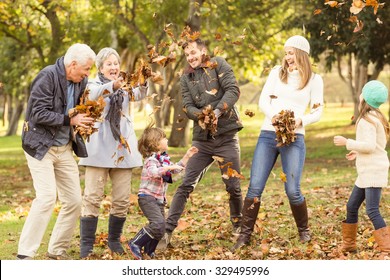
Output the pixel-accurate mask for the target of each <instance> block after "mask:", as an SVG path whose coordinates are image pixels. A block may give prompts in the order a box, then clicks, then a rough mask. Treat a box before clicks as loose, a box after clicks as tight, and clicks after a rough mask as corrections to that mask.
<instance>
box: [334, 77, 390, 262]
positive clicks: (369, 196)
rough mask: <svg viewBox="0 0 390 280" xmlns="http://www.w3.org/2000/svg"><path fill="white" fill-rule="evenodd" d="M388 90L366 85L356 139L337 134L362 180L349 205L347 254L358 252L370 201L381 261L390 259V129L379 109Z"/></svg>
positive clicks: (344, 232) (344, 246) (336, 140)
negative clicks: (385, 204)
mask: <svg viewBox="0 0 390 280" xmlns="http://www.w3.org/2000/svg"><path fill="white" fill-rule="evenodd" d="M387 97H388V90H387V88H386V86H385V85H384V84H383V83H381V82H379V81H376V80H375V81H370V82H368V83H366V84H365V85H364V87H363V89H362V94H361V95H360V104H359V111H360V113H359V117H358V119H357V121H356V140H353V139H347V138H345V137H343V136H340V135H337V136H335V137H334V140H333V142H334V144H335V145H336V146H346V148H347V150H349V151H350V152H349V153H348V154H347V155H346V158H347V159H348V160H354V159H356V170H357V173H358V177H357V179H356V181H355V186H354V188H353V190H352V193H351V195H350V197H349V200H348V203H347V218H346V220H344V221H343V222H342V235H343V244H342V246H341V250H342V252H344V253H347V252H356V250H357V246H356V235H357V228H358V224H357V222H358V212H359V208H360V206H361V205H362V203H363V201H364V200H366V212H367V215H368V217H369V218H370V220H371V222H372V224H373V225H374V228H375V231H374V238H375V241H376V242H377V243H378V247H379V250H380V251H381V255H380V258H382V259H383V258H388V257H389V256H390V229H389V227H388V226H386V223H385V221H384V220H383V218H382V215H381V213H380V212H379V202H380V199H381V191H382V188H384V187H387V177H388V172H389V159H388V157H387V151H386V143H387V139H388V138H389V134H390V128H389V123H388V122H387V120H386V117H385V116H384V115H383V114H382V112H381V111H379V109H378V108H379V106H380V105H381V104H382V103H384V102H386V100H387Z"/></svg>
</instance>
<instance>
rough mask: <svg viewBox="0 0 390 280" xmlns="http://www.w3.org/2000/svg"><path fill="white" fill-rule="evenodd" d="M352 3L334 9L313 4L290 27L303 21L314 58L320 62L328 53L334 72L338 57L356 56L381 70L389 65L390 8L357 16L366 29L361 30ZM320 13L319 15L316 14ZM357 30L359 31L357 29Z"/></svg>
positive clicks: (309, 4)
mask: <svg viewBox="0 0 390 280" xmlns="http://www.w3.org/2000/svg"><path fill="white" fill-rule="evenodd" d="M351 3H352V1H345V2H343V4H342V5H339V6H336V7H331V6H330V5H326V4H324V1H323V0H317V1H310V2H309V3H308V4H307V5H306V11H308V12H310V13H305V14H302V15H301V14H298V15H297V16H296V17H292V18H291V20H290V21H289V25H288V26H289V27H293V26H296V27H297V26H299V24H300V23H301V22H302V18H303V22H304V24H305V28H306V31H307V33H308V34H309V35H310V36H309V41H310V45H311V55H312V56H313V57H314V58H315V59H316V61H319V59H320V55H321V54H325V56H326V65H327V68H328V69H331V67H332V64H333V63H334V62H335V61H336V60H337V58H338V56H344V55H347V54H354V55H355V56H356V57H358V58H359V59H360V60H361V62H362V63H363V64H365V65H368V63H370V62H371V63H373V64H374V65H376V67H377V68H378V69H382V68H383V66H384V65H385V64H387V63H389V61H390V58H389V56H388V55H387V54H388V53H389V51H390V46H389V44H385V43H384V42H388V41H390V6H389V5H388V4H385V5H384V6H383V7H382V8H379V9H378V12H377V14H374V10H373V8H372V7H368V6H367V7H365V8H364V9H362V11H361V12H360V13H358V14H357V15H355V16H356V17H357V20H359V21H361V23H362V24H363V28H362V29H361V30H360V31H358V29H359V28H357V22H356V21H355V19H354V18H353V16H354V14H352V13H351V12H350V7H351ZM315 10H317V11H319V10H320V12H318V14H315V13H314V11H315ZM355 29H356V30H355Z"/></svg>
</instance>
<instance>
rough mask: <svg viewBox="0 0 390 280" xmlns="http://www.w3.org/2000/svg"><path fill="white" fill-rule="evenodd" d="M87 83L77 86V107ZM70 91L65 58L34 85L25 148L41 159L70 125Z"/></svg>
mask: <svg viewBox="0 0 390 280" xmlns="http://www.w3.org/2000/svg"><path fill="white" fill-rule="evenodd" d="M87 81H88V78H85V79H84V80H82V81H81V82H80V83H77V84H75V88H74V90H75V94H74V98H75V102H74V104H79V102H80V97H81V95H82V93H83V92H84V90H85V87H86V85H87ZM67 91H68V85H67V79H66V72H65V65H64V57H61V58H59V59H57V61H56V63H55V64H53V65H49V66H46V67H45V68H44V69H42V70H41V71H40V72H39V73H38V75H37V77H36V78H35V79H34V81H33V82H32V85H31V91H30V98H29V100H28V103H27V110H26V116H25V122H24V124H23V132H22V147H23V150H24V151H26V152H27V153H28V154H29V155H30V156H32V157H34V158H36V159H38V160H41V159H42V158H43V157H44V156H45V154H46V153H47V151H48V150H49V149H50V148H51V146H53V143H54V139H55V137H56V133H57V132H58V130H59V129H60V128H61V127H62V126H69V125H70V119H69V117H68V116H67V115H65V114H64V111H65V109H66V103H67V101H66V95H67ZM70 139H72V137H70ZM81 142H82V143H79V145H80V144H81V145H84V143H83V141H81ZM84 150H85V146H84ZM79 156H80V155H79ZM81 156H82V155H81ZM84 156H87V155H84Z"/></svg>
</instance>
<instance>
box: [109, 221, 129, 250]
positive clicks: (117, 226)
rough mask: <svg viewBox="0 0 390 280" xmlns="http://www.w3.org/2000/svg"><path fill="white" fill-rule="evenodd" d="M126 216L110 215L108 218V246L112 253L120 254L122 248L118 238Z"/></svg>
mask: <svg viewBox="0 0 390 280" xmlns="http://www.w3.org/2000/svg"><path fill="white" fill-rule="evenodd" d="M125 221H126V218H120V217H117V216H114V215H110V218H109V220H108V247H109V248H110V250H111V251H112V252H113V253H116V254H119V255H122V254H123V253H124V252H125V251H124V250H123V247H122V244H121V241H120V238H121V235H122V230H123V225H124V223H125Z"/></svg>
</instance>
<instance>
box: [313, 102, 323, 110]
mask: <svg viewBox="0 0 390 280" xmlns="http://www.w3.org/2000/svg"><path fill="white" fill-rule="evenodd" d="M320 106H321V103H314V104H313V106H312V109H313V110H314V109H317V108H318V107H320Z"/></svg>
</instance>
